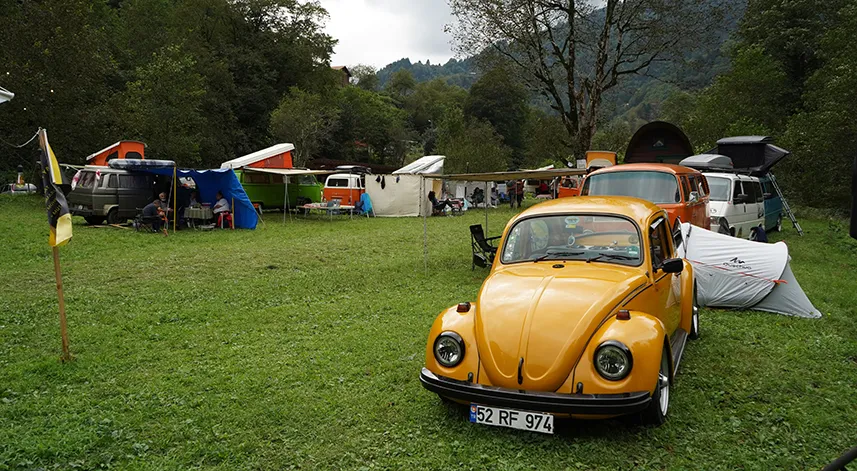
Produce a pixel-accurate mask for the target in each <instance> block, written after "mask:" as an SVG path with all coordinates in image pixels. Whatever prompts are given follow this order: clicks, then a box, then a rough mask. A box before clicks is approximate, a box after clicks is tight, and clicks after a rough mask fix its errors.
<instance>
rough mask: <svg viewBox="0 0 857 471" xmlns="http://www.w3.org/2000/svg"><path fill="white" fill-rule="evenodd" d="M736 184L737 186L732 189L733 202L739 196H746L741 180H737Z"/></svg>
mask: <svg viewBox="0 0 857 471" xmlns="http://www.w3.org/2000/svg"><path fill="white" fill-rule="evenodd" d="M734 184H735V186H734V187H732V200H733V201H734V200H735V198H737V197H738V195H743V194H745V193H744V190H743V189H742V188H741V180H735V182H734Z"/></svg>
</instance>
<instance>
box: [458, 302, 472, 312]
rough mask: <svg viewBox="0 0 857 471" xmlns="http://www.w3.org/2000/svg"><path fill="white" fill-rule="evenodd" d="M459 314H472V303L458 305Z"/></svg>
mask: <svg viewBox="0 0 857 471" xmlns="http://www.w3.org/2000/svg"><path fill="white" fill-rule="evenodd" d="M456 311H458V312H470V303H458V309H456Z"/></svg>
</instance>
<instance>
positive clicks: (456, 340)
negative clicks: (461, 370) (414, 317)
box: [434, 332, 464, 368]
mask: <svg viewBox="0 0 857 471" xmlns="http://www.w3.org/2000/svg"><path fill="white" fill-rule="evenodd" d="M434 357H435V358H436V359H437V362H438V363H440V364H441V365H443V366H445V367H447V368H452V367H453V366H455V365H457V364H459V363H461V360H462V359H463V358H464V340H462V339H461V336H460V335H458V334H456V333H455V332H444V333H442V334H440V335H438V336H437V339H435V341H434Z"/></svg>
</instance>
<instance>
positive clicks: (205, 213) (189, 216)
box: [184, 206, 214, 228]
mask: <svg viewBox="0 0 857 471" xmlns="http://www.w3.org/2000/svg"><path fill="white" fill-rule="evenodd" d="M184 218H185V221H187V222H188V226H190V227H192V228H196V222H197V221H205V222H208V221H211V220H212V219H214V212H212V210H211V207H209V206H200V207H190V208H185V210H184Z"/></svg>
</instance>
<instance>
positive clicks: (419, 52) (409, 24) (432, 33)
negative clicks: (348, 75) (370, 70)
mask: <svg viewBox="0 0 857 471" xmlns="http://www.w3.org/2000/svg"><path fill="white" fill-rule="evenodd" d="M321 5H322V6H323V7H324V8H326V9H327V11H328V12H329V13H330V19H329V21H328V23H327V27H326V31H327V32H328V34H330V35H331V36H333V37H334V38H335V39H338V40H339V44H338V45H337V46H336V48H335V50H334V55H333V63H334V64H336V65H354V64H370V65H374V66H376V67H383V66H385V65H387V64H389V63H390V62H393V61H396V60H399V59H401V58H403V57H408V58H410V59H411V60H412V61H414V62H416V61H425V60H427V59H428V60H431V61H432V62H433V63H438V62H440V63H442V62H446V61H447V60H448V59H449V58H450V57H452V56H453V53H452V50H451V47H450V44H449V40H450V38H449V36H447V34H446V33H444V31H443V27H444V25H446V24H447V23H449V22H451V20H452V17H451V15H450V12H449V6H448V5H447V3H446V0H412V1H411V0H321Z"/></svg>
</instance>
